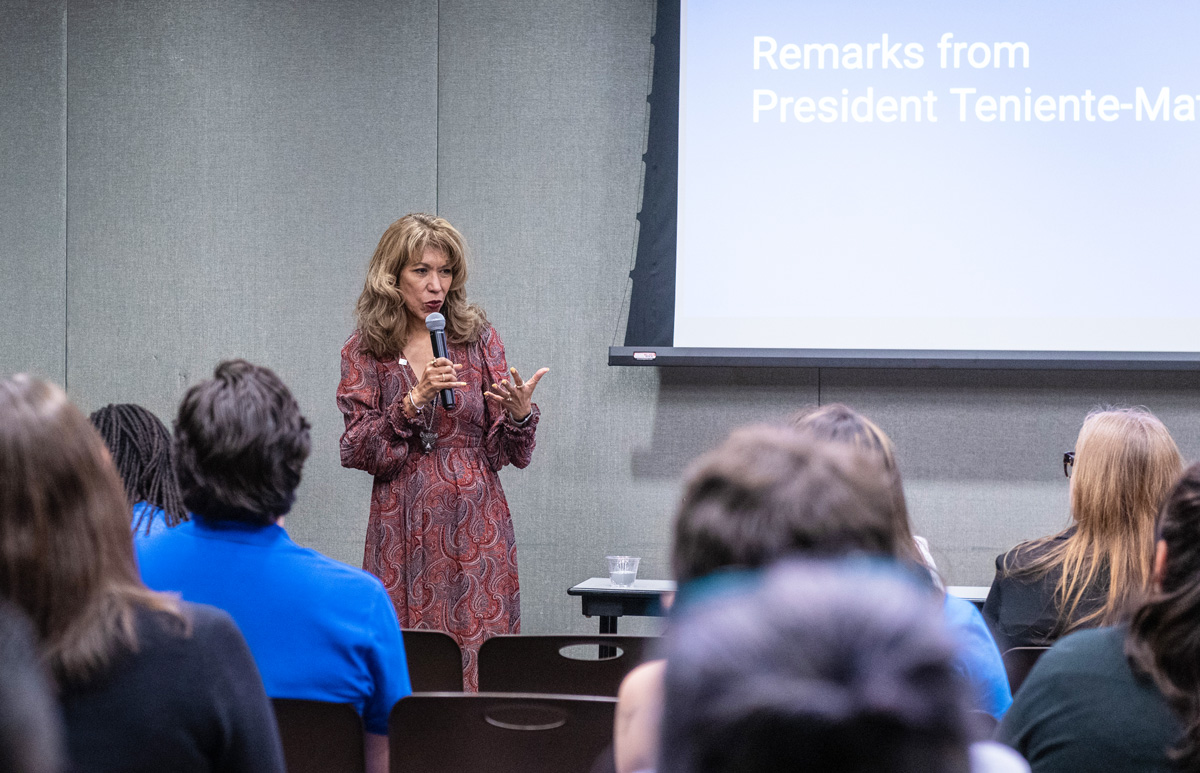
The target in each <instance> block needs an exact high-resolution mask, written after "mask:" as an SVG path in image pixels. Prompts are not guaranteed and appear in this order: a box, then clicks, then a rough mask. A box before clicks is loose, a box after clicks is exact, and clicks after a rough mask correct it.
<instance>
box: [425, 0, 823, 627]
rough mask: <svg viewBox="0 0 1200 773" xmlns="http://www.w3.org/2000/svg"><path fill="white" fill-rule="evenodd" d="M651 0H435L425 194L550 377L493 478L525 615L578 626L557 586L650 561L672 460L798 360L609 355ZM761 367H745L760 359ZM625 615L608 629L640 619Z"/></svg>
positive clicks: (663, 563) (768, 411)
mask: <svg viewBox="0 0 1200 773" xmlns="http://www.w3.org/2000/svg"><path fill="white" fill-rule="evenodd" d="M653 15H654V3H653V2H652V1H651V0H619V1H616V2H605V3H562V2H536V1H533V0H505V2H493V1H491V0H443V2H442V4H441V55H440V63H441V64H440V98H441V109H440V122H439V153H438V170H439V171H438V193H439V196H438V199H439V208H440V213H441V214H442V215H443V216H445V217H447V218H448V219H449V220H450V221H451V222H453V223H455V224H456V225H457V226H458V227H459V228H460V229H461V230H462V231H463V233H464V234H465V235H466V237H467V240H468V242H469V243H470V244H471V246H472V248H473V253H474V263H473V265H472V269H471V270H472V275H471V283H470V286H469V291H470V294H471V296H472V297H473V298H474V299H475V300H477V301H479V302H481V303H482V304H483V305H484V307H485V308H486V309H487V311H488V314H489V317H490V318H491V320H492V322H493V323H494V324H495V325H496V328H497V330H499V332H500V334H501V335H502V337H503V338H504V340H505V343H506V346H507V350H508V355H509V361H510V363H511V364H513V365H515V366H516V367H517V368H518V369H520V370H521V371H522V373H523V374H525V375H528V374H529V373H531V372H533V371H534V370H535V369H536V368H538V367H542V366H546V367H549V368H550V369H551V371H550V375H549V376H547V377H546V379H545V380H544V381H543V382H542V385H541V386H540V387H539V390H538V393H537V395H536V399H537V401H538V403H539V404H540V405H541V408H542V411H543V413H542V417H543V418H542V423H541V425H540V427H539V429H538V448H537V452H536V453H535V455H534V460H533V463H532V465H530V467H529V468H528V469H526V470H513V469H506V470H505V471H504V472H503V473H502V474H501V478H502V481H503V483H504V485H505V490H506V492H507V495H508V498H509V502H510V504H511V506H512V511H513V517H514V521H515V523H516V531H517V543H518V548H517V552H518V556H519V559H518V560H519V562H520V567H521V586H522V615H523V629H522V630H524V631H526V632H530V633H538V632H550V631H572V630H574V631H589V630H590V631H594V630H595V625H596V622H595V621H586V620H585V619H584V618H582V616H581V615H580V614H579V602H578V600H576V599H569V598H568V597H567V596H566V594H565V591H566V589H567V587H568V586H570V585H572V584H574V583H576V582H578V581H580V580H582V579H584V578H587V577H589V576H593V575H601V574H604V572H605V564H604V556H605V554H610V553H614V552H617V553H628V554H634V555H640V556H641V557H642V559H643V561H642V568H641V575H642V576H648V577H659V578H662V577H668V576H669V567H668V565H667V552H668V547H669V540H670V516H671V513H672V510H673V508H674V504H675V498H676V495H677V491H678V476H677V473H678V471H679V470H680V469H681V468H682V466H683V465H684V463H685V460H688V459H690V458H691V457H692V456H694V455H695V454H696V453H699V452H700V451H702V450H705V448H707V447H709V446H711V445H712V444H713V443H715V442H717V441H719V439H720V437H721V436H722V435H723V433H724V431H725V430H726V429H728V428H729V427H731V426H733V425H735V424H737V423H739V422H741V421H745V420H750V419H756V418H761V417H763V416H774V415H775V414H776V413H777V411H778V407H779V405H780V404H781V403H784V402H787V403H790V402H791V401H790V400H779V399H778V397H779V395H778V393H779V392H780V391H786V392H789V393H791V392H792V391H793V390H794V389H798V390H799V392H800V393H801V394H802V395H805V398H804V399H815V396H816V390H815V373H812V374H809V375H807V376H805V377H802V378H801V379H800V380H799V384H798V385H797V384H795V383H793V381H794V379H793V378H792V375H794V374H788V375H783V376H781V375H779V374H770V373H767V374H765V379H766V382H767V383H766V384H765V385H764V384H763V382H762V381H760V380H758V378H755V379H753V380H750V379H748V378H747V377H745V376H742V375H739V374H731V373H726V372H719V371H718V372H710V373H705V372H695V373H688V374H683V373H678V372H676V373H665V372H664V373H662V374H661V379H662V380H661V382H660V374H658V373H656V372H655V371H651V370H636V369H625V368H610V367H608V366H607V365H606V364H605V362H606V352H607V347H608V346H610V345H611V344H612V343H613V342H614V340H616V336H617V334H618V327H619V325H620V322H621V318H622V316H623V314H624V313H625V309H624V306H623V300H624V299H623V293H624V292H625V291H626V288H627V287H628V272H629V269H630V268H631V261H632V256H633V249H634V244H635V239H636V226H637V223H636V215H637V211H638V202H639V198H640V193H641V170H642V166H641V153H642V149H643V144H644V142H645V130H646V120H647V112H646V111H647V105H646V95H647V92H648V89H649V80H650V67H651V56H652V52H651V46H650V35H651V33H652V29H653V21H654V19H653ZM762 375H763V374H762V373H761V372H760V374H759V376H760V377H761V376H762ZM655 627H656V626H655V624H654V623H652V622H647V621H637V620H625V621H623V622H622V630H628V631H631V632H633V631H648V630H654V629H655Z"/></svg>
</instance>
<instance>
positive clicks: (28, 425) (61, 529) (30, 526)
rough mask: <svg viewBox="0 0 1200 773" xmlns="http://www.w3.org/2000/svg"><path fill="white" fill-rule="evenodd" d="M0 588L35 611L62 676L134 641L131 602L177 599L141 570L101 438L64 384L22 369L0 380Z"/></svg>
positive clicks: (166, 605) (81, 676)
mask: <svg viewBox="0 0 1200 773" xmlns="http://www.w3.org/2000/svg"><path fill="white" fill-rule="evenodd" d="M0 596H3V597H4V598H7V599H9V600H10V601H12V602H14V603H15V604H16V605H17V606H18V607H20V608H21V609H22V610H23V611H24V612H25V614H27V615H28V616H29V618H30V620H32V621H33V624H34V627H35V629H36V630H37V633H38V638H39V642H40V646H41V655H42V659H43V660H44V662H46V663H47V664H48V665H49V666H50V668H51V670H52V671H53V673H54V675H55V676H56V677H57V678H58V679H59V680H60V681H75V680H86V679H88V678H89V677H91V676H93V675H95V674H96V673H98V672H99V671H101V670H103V669H104V668H105V667H106V666H107V665H108V664H109V662H110V661H111V660H112V658H113V657H114V656H115V655H116V654H117V653H118V652H119V651H121V650H123V649H126V650H127V649H132V648H134V647H136V634H135V631H134V612H135V611H136V609H135V608H136V607H137V606H143V607H147V608H151V609H159V610H165V611H174V610H176V608H177V605H176V604H175V602H174V601H172V600H171V599H170V598H169V597H167V596H162V595H159V594H156V593H152V592H151V591H149V590H147V589H146V588H145V586H143V585H142V583H141V580H140V579H139V578H138V572H137V567H136V565H135V563H134V558H133V541H132V540H131V539H130V537H129V502H128V500H127V499H126V498H125V489H124V486H123V485H122V483H121V478H120V476H119V475H118V474H117V470H116V467H114V466H113V463H112V459H111V457H110V456H109V452H108V449H107V448H105V446H104V441H103V440H101V439H100V435H99V434H98V433H97V432H96V430H95V428H94V427H92V425H91V424H90V423H89V422H88V420H87V418H86V417H85V416H84V415H83V414H82V413H81V412H80V411H79V409H78V408H76V407H75V406H74V405H72V404H71V402H70V401H69V400H68V399H67V396H66V394H65V393H64V392H63V391H62V390H61V389H59V388H58V387H56V386H54V385H53V384H49V383H46V382H44V381H39V380H37V379H34V378H31V377H29V376H26V375H18V376H14V377H13V378H11V379H8V380H6V381H0Z"/></svg>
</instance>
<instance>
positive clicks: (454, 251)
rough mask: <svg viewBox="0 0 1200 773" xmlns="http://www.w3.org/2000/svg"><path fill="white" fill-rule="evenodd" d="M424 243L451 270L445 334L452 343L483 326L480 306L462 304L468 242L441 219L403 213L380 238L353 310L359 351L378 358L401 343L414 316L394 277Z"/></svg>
mask: <svg viewBox="0 0 1200 773" xmlns="http://www.w3.org/2000/svg"><path fill="white" fill-rule="evenodd" d="M428 247H433V248H435V249H437V250H440V251H441V252H443V253H445V255H446V267H447V268H449V269H450V271H451V273H452V274H453V278H452V279H451V283H450V289H449V291H448V292H447V293H446V300H445V302H444V303H443V304H442V309H441V314H442V315H443V316H444V317H445V318H446V337H447V338H448V339H450V341H451V342H453V343H469V342H471V341H475V340H477V339H478V338H479V335H480V333H482V332H483V328H484V326H485V325H487V317H486V316H485V315H484V313H483V309H481V308H479V307H478V306H475V305H474V304H470V303H467V290H466V285H467V245H466V242H465V241H464V240H463V237H462V234H460V233H459V232H458V230H457V229H456V228H455V227H454V226H452V225H450V223H449V222H447V221H446V220H444V219H443V218H440V217H435V216H433V215H425V214H411V215H405V216H404V217H402V218H400V219H399V220H397V221H396V222H394V223H392V224H391V225H390V226H388V227H387V230H386V231H384V232H383V236H382V237H380V239H379V245H378V246H377V247H376V248H375V254H374V255H372V256H371V262H370V263H369V264H368V265H367V279H366V282H365V283H364V284H363V290H362V294H361V295H359V296H358V303H357V304H356V305H355V309H354V314H355V320H356V324H357V326H358V332H359V336H360V339H361V341H360V343H361V346H362V348H363V351H365V352H367V353H369V354H371V355H373V356H374V357H376V358H378V359H384V358H389V357H394V356H396V355H398V354H399V353H400V350H401V349H402V348H403V347H404V342H405V339H406V337H407V335H408V331H409V329H410V326H411V325H413V324H414V320H413V319H412V315H411V314H410V313H409V312H408V311H407V309H405V307H404V301H403V299H402V298H401V296H400V291H399V289H398V288H397V282H398V277H399V276H400V272H401V271H403V270H404V267H405V266H407V265H409V264H410V263H416V262H418V261H420V260H421V256H422V255H423V254H424V252H425V249H426V248H428ZM416 324H418V325H419V324H420V320H416Z"/></svg>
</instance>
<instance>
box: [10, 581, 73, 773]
mask: <svg viewBox="0 0 1200 773" xmlns="http://www.w3.org/2000/svg"><path fill="white" fill-rule="evenodd" d="M63 758H64V754H63V746H62V726H61V721H60V719H59V716H58V707H57V706H56V705H55V702H54V689H53V687H52V686H51V684H50V680H49V679H47V678H46V673H45V672H44V671H43V670H42V664H41V663H40V662H39V661H38V656H37V641H36V638H35V635H34V632H33V627H32V626H31V625H30V624H29V621H28V620H27V619H26V618H25V616H24V615H23V614H21V611H20V610H19V609H17V608H16V607H15V606H13V605H12V604H9V603H7V602H0V770H3V771H11V773H58V771H60V770H61V769H62V760H63Z"/></svg>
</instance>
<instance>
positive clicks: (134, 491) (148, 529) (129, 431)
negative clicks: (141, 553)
mask: <svg viewBox="0 0 1200 773" xmlns="http://www.w3.org/2000/svg"><path fill="white" fill-rule="evenodd" d="M88 420H89V421H91V422H92V426H94V427H95V428H96V431H97V432H99V433H100V437H102V438H104V445H105V446H107V447H108V452H109V453H110V454H111V455H112V458H113V463H114V464H116V466H117V472H119V473H121V481H122V482H123V483H124V484H125V495H126V496H127V497H129V502H130V504H131V505H132V506H133V514H132V515H133V518H132V520H131V522H130V524H131V527H132V529H133V538H134V541H135V542H136V541H140V540H143V539H146V538H148V537H150V536H153V535H155V534H158V533H159V532H161V531H165V530H166V529H170V528H172V527H174V526H177V525H179V524H180V523H183V522H184V521H186V520H188V514H187V508H185V507H184V506H183V495H182V494H180V493H179V482H178V481H177V480H176V479H175V463H174V454H173V452H172V450H171V433H170V432H168V431H167V428H166V426H165V425H164V424H163V423H162V422H161V421H159V418H158V417H157V416H155V415H154V414H153V413H151V412H150V411H148V410H146V409H145V408H143V407H142V406H140V405H135V404H133V403H118V404H115V405H114V404H109V405H106V406H104V407H103V408H101V409H100V410H98V411H95V412H93V413H92V415H91V416H89V417H88Z"/></svg>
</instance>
